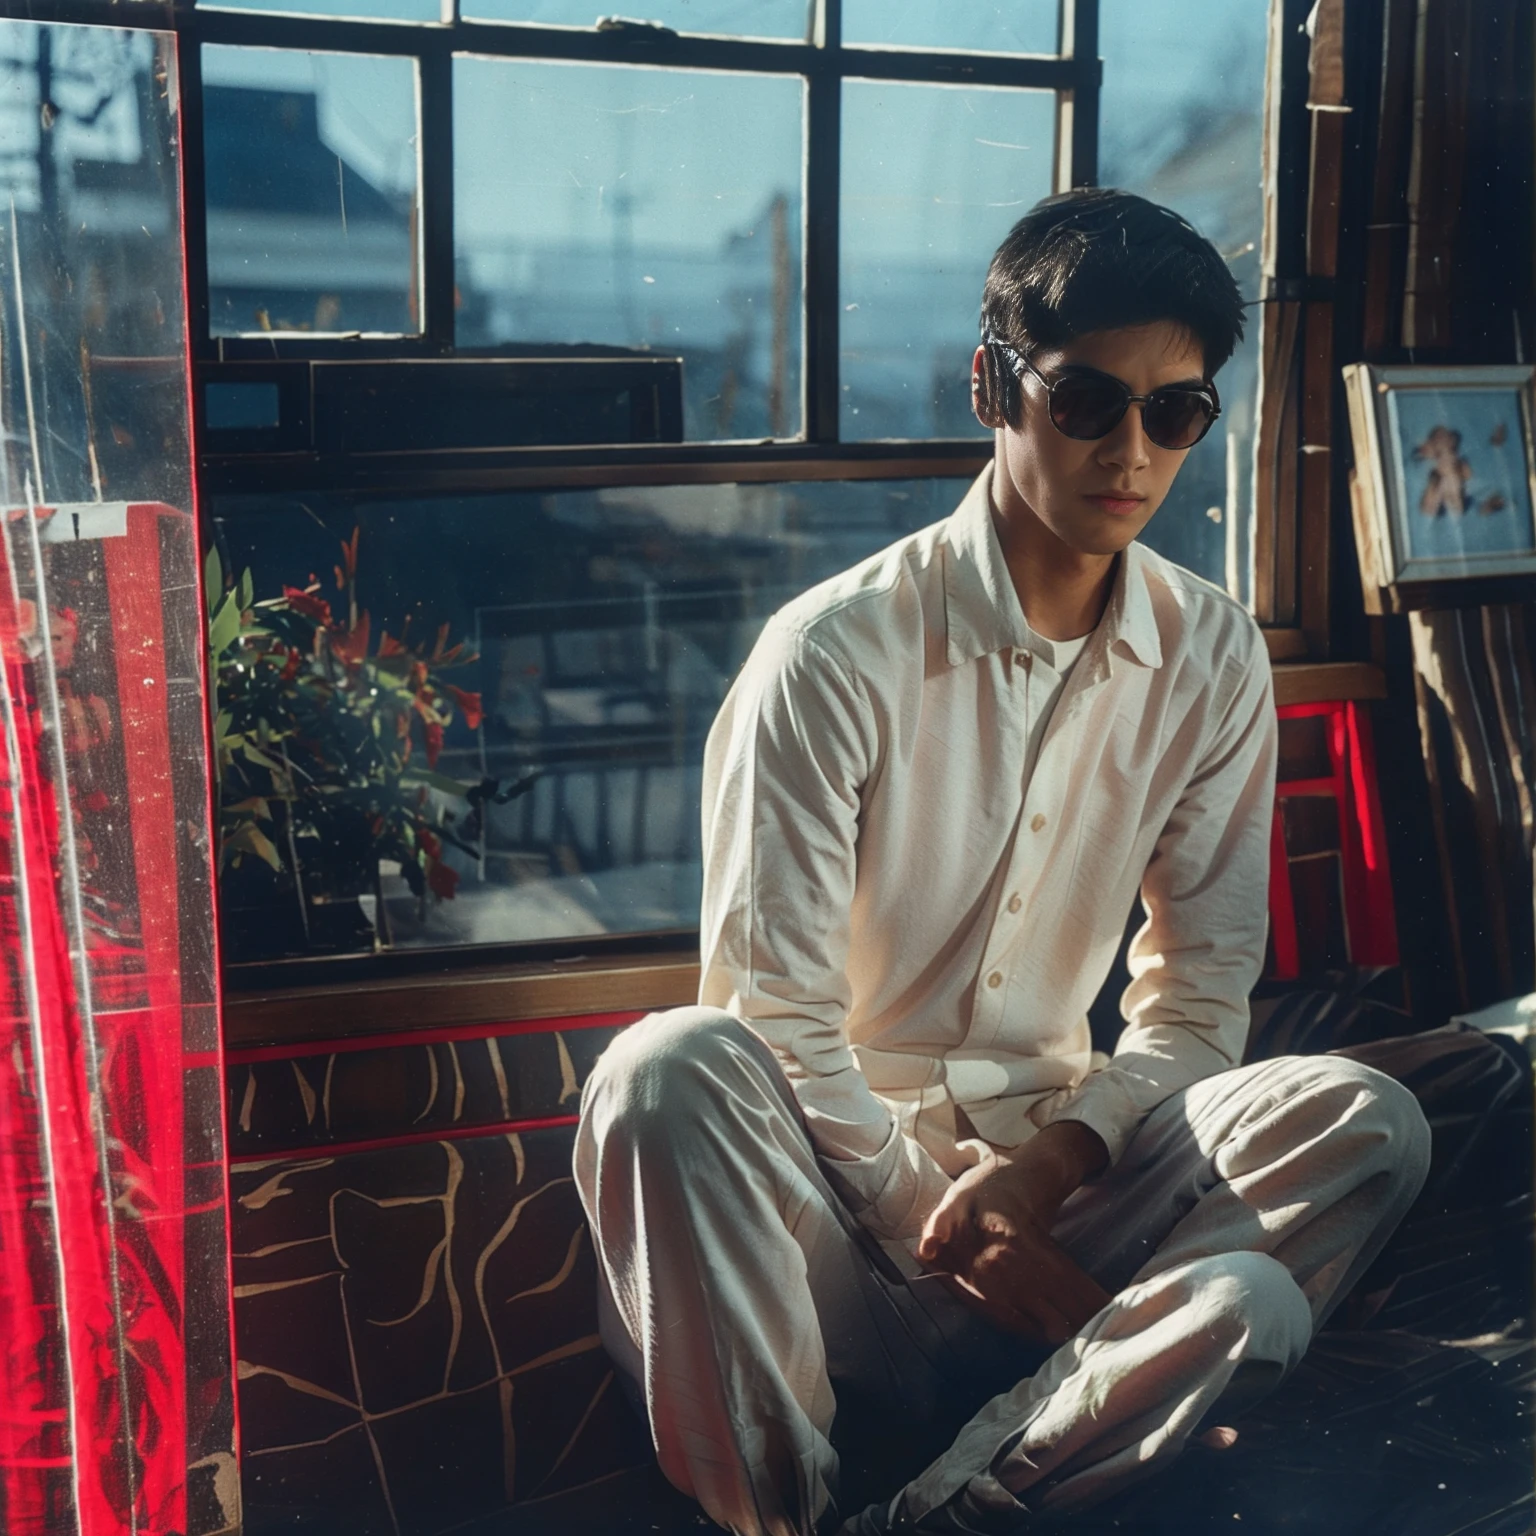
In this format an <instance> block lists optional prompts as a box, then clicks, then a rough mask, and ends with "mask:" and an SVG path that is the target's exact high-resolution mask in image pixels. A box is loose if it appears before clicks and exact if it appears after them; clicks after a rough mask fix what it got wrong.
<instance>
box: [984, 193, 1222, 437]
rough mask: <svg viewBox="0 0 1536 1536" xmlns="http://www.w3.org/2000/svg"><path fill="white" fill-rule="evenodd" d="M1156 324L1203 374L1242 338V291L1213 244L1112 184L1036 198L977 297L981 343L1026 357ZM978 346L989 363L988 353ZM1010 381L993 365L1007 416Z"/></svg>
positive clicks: (1009, 416) (1010, 406)
mask: <svg viewBox="0 0 1536 1536" xmlns="http://www.w3.org/2000/svg"><path fill="white" fill-rule="evenodd" d="M1158 320H1169V321H1172V322H1173V324H1175V325H1178V326H1182V327H1183V328H1184V329H1185V330H1187V331H1188V332H1189V333H1190V335H1191V336H1193V337H1194V338H1195V339H1196V340H1198V341H1199V343H1200V346H1201V350H1202V351H1203V353H1204V356H1205V376H1206V378H1208V379H1209V378H1211V377H1212V376H1213V375H1214V374H1215V373H1216V371H1217V369H1219V368H1220V367H1221V365H1222V364H1223V363H1225V362H1226V361H1227V359H1228V358H1230V357H1231V356H1232V353H1233V352H1234V350H1235V349H1236V347H1237V344H1238V342H1239V341H1241V340H1242V338H1243V300H1242V295H1241V294H1240V293H1239V292H1238V287H1237V283H1236V281H1235V280H1234V279H1233V277H1232V273H1231V272H1230V271H1229V270H1228V268H1227V264H1226V262H1224V261H1223V260H1222V259H1221V255H1220V253H1219V252H1218V251H1217V250H1216V247H1215V246H1213V245H1212V244H1211V242H1210V241H1209V240H1207V239H1206V238H1205V236H1204V235H1202V234H1201V233H1200V232H1199V231H1198V230H1196V229H1195V227H1194V226H1193V225H1192V224H1190V223H1189V222H1188V221H1187V220H1186V219H1183V218H1180V216H1179V215H1178V214H1176V213H1175V212H1173V210H1172V209H1171V208H1164V207H1161V206H1160V205H1159V204H1157V203H1153V202H1149V201H1148V200H1147V199H1146V198H1144V197H1137V196H1136V194H1135V193H1133V192H1121V191H1118V190H1116V189H1115V188H1113V187H1081V188H1078V189H1077V190H1075V191H1072V192H1061V193H1058V194H1057V195H1056V196H1054V197H1047V198H1043V199H1042V200H1041V201H1040V202H1038V203H1036V204H1035V206H1034V207H1033V208H1031V209H1030V210H1029V212H1028V213H1026V214H1025V215H1024V217H1023V218H1022V219H1020V220H1019V222H1018V223H1017V224H1015V225H1014V226H1013V228H1012V229H1011V230H1009V231H1008V235H1007V238H1006V239H1005V240H1004V241H1003V243H1002V244H1001V245H1000V246H999V247H998V248H997V254H996V255H995V256H994V257H993V258H992V265H991V266H990V267H989V268H988V269H987V282H986V286H985V288H983V290H982V296H981V334H982V340H983V341H987V340H997V341H1006V342H1009V343H1011V344H1012V345H1013V346H1015V347H1017V348H1019V349H1020V350H1021V351H1024V352H1025V353H1026V354H1027V353H1028V352H1029V351H1031V350H1033V349H1035V348H1039V347H1059V346H1062V345H1063V344H1064V343H1066V342H1068V341H1070V340H1072V338H1073V337H1075V336H1086V335H1087V334H1088V333H1089V332H1091V331H1107V330H1113V329H1118V328H1119V327H1122V326H1132V325H1150V324H1152V323H1154V322H1155V321H1158ZM987 352H988V356H989V358H994V361H995V354H994V349H993V348H991V347H989V348H988V349H987ZM989 372H990V369H989ZM1011 377H1012V375H1011V374H1010V373H1009V372H1008V371H1007V370H1006V369H1003V370H1002V376H1001V379H1000V382H1001V383H1002V384H1003V386H1004V388H1003V390H1002V397H1003V398H1002V399H1001V400H1000V401H998V404H999V405H1000V406H1002V408H1003V414H1004V415H1005V416H1006V417H1007V419H1008V420H1010V421H1011V420H1013V419H1014V416H1015V412H1016V407H1015V406H1014V405H1013V400H1014V397H1015V395H1016V391H1015V390H1013V389H1011V388H1008V387H1007V386H1008V381H1009V380H1010V379H1011ZM985 383H986V385H987V386H990V385H991V383H992V381H991V379H988V380H986V381H985ZM990 392H991V391H990V388H988V393H990Z"/></svg>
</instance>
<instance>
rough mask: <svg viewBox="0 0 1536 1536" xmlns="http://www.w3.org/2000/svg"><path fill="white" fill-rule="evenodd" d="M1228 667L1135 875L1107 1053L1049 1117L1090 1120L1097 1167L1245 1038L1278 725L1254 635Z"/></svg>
mask: <svg viewBox="0 0 1536 1536" xmlns="http://www.w3.org/2000/svg"><path fill="white" fill-rule="evenodd" d="M1234 673H1235V674H1236V676H1235V681H1234V682H1231V683H1228V684H1227V686H1226V687H1225V688H1224V689H1221V690H1219V691H1218V693H1217V699H1218V702H1217V706H1216V708H1215V710H1214V711H1213V715H1214V719H1215V724H1214V728H1213V729H1212V731H1211V734H1210V738H1209V741H1208V744H1207V746H1206V749H1205V751H1204V753H1203V754H1202V758H1201V762H1200V766H1199V767H1198V769H1197V770H1196V772H1195V773H1194V775H1193V776H1192V777H1191V779H1190V780H1189V782H1188V784H1187V785H1186V786H1185V788H1184V791H1183V793H1182V795H1181V796H1180V797H1179V801H1178V804H1177V806H1176V808H1175V810H1174V812H1173V815H1172V816H1171V817H1170V818H1169V820H1168V823H1167V825H1166V826H1165V827H1164V829H1163V831H1162V833H1161V835H1160V836H1159V838H1158V840H1157V843H1156V845H1155V847H1154V849H1153V852H1152V857H1151V860H1150V861H1149V863H1148V865H1147V871H1146V874H1145V876H1144V877H1143V879H1142V886H1141V897H1142V905H1143V907H1144V908H1145V909H1146V922H1145V923H1144V924H1143V926H1142V928H1141V930H1140V932H1138V933H1137V935H1136V937H1135V938H1134V939H1133V940H1132V942H1131V947H1130V954H1129V969H1130V973H1131V984H1130V986H1129V987H1127V988H1126V991H1125V994H1124V997H1123V998H1122V999H1121V1005H1120V1006H1121V1012H1122V1013H1123V1014H1124V1016H1125V1028H1124V1029H1123V1030H1122V1032H1121V1035H1120V1040H1119V1043H1118V1044H1117V1045H1116V1047H1115V1053H1114V1055H1113V1057H1112V1058H1111V1059H1110V1062H1109V1064H1108V1065H1107V1066H1106V1067H1104V1068H1103V1069H1102V1070H1101V1071H1098V1072H1095V1073H1093V1074H1092V1075H1091V1076H1090V1077H1089V1078H1088V1079H1087V1080H1086V1081H1085V1082H1084V1083H1083V1085H1082V1087H1081V1088H1079V1089H1078V1091H1077V1092H1076V1094H1074V1095H1073V1096H1072V1097H1071V1098H1069V1099H1067V1100H1065V1101H1064V1102H1063V1104H1062V1105H1061V1107H1060V1108H1059V1109H1058V1110H1057V1112H1056V1113H1055V1114H1054V1115H1053V1116H1052V1117H1051V1118H1052V1119H1054V1120H1079V1121H1081V1122H1082V1123H1083V1124H1085V1125H1087V1126H1089V1127H1090V1128H1091V1129H1092V1130H1094V1131H1097V1132H1098V1134H1099V1135H1100V1137H1102V1138H1103V1141H1104V1145H1105V1146H1106V1147H1107V1148H1108V1149H1109V1161H1110V1164H1111V1165H1113V1164H1114V1163H1115V1162H1116V1161H1117V1160H1118V1159H1119V1157H1120V1154H1121V1153H1122V1152H1123V1151H1124V1150H1125V1146H1126V1143H1127V1142H1128V1141H1129V1140H1130V1138H1131V1136H1132V1134H1133V1133H1134V1132H1135V1130H1136V1128H1137V1126H1138V1125H1140V1123H1141V1121H1142V1120H1143V1119H1144V1118H1145V1117H1146V1115H1147V1114H1149V1113H1150V1112H1151V1111H1152V1110H1153V1109H1155V1108H1156V1107H1157V1106H1158V1105H1159V1104H1160V1103H1162V1101H1163V1100H1164V1099H1166V1098H1167V1097H1168V1096H1169V1095H1170V1094H1173V1093H1177V1092H1178V1091H1179V1090H1180V1089H1181V1088H1185V1087H1188V1086H1189V1084H1190V1083H1193V1082H1197V1081H1198V1080H1199V1079H1200V1078H1202V1077H1209V1076H1210V1075H1211V1074H1212V1073H1215V1072H1224V1071H1226V1070H1227V1069H1229V1068H1231V1067H1235V1066H1237V1065H1238V1064H1239V1063H1240V1062H1241V1060H1242V1055H1243V1048H1244V1046H1245V1045H1246V1043H1247V1039H1248V1023H1249V1012H1248V996H1249V993H1250V992H1251V991H1252V990H1253V986H1254V983H1255V982H1256V981H1257V980H1258V978H1259V972H1260V970H1261V969H1262V967H1263V964H1264V949H1265V940H1266V936H1267V932H1268V920H1269V905H1268V903H1269V847H1270V835H1271V821H1272V819H1273V816H1274V804H1275V760H1276V752H1277V746H1276V743H1277V736H1278V725H1277V722H1276V718H1275V707H1274V697H1273V686H1272V682H1271V675H1270V667H1269V658H1268V656H1267V655H1266V654H1265V649H1264V646H1263V642H1262V639H1261V638H1259V637H1258V636H1257V635H1255V636H1254V640H1253V643H1252V644H1251V645H1250V647H1248V648H1247V654H1246V655H1241V656H1234V657H1233V658H1232V660H1231V661H1230V662H1229V663H1228V665H1227V667H1226V669H1225V675H1226V677H1232V676H1233V674H1234ZM1222 699H1224V700H1225V703H1224V704H1223V703H1222V702H1221V700H1222Z"/></svg>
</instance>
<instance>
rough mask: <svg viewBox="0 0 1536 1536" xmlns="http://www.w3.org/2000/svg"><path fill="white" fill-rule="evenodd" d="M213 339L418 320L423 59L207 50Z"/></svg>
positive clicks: (405, 327) (384, 326)
mask: <svg viewBox="0 0 1536 1536" xmlns="http://www.w3.org/2000/svg"><path fill="white" fill-rule="evenodd" d="M203 119H204V121H203V148H204V155H205V163H206V185H207V189H208V297H209V326H210V329H211V331H212V333H213V334H214V335H215V336H241V335H251V334H258V335H259V334H262V333H265V332H271V331H308V332H320V333H328V334H336V333H343V334H345V333H348V332H359V331H360V332H383V333H387V334H395V335H398V334H401V333H410V332H415V331H419V330H420V329H421V313H420V302H419V288H418V278H417V274H418V271H419V263H418V260H417V247H418V243H419V242H418V220H417V214H416V206H417V201H416V199H417V180H418V178H417V134H416V64H415V61H414V60H412V59H401V58H384V57H380V56H376V55H372V54H357V53H304V52H300V51H298V50H296V49H275V48H230V47H223V46H219V45H213V44H209V45H205V46H204V48H203Z"/></svg>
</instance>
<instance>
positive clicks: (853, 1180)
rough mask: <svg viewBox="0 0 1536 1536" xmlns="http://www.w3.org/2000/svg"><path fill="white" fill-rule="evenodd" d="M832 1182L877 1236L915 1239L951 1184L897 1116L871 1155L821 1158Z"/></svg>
mask: <svg viewBox="0 0 1536 1536" xmlns="http://www.w3.org/2000/svg"><path fill="white" fill-rule="evenodd" d="M820 1161H821V1167H822V1170H823V1172H824V1173H825V1174H826V1175H827V1180H828V1182H829V1183H830V1184H831V1185H832V1187H833V1189H834V1190H835V1191H836V1193H837V1195H838V1197H839V1198H840V1199H841V1200H842V1202H843V1204H844V1205H846V1206H847V1207H848V1209H849V1210H850V1211H852V1212H853V1214H854V1216H855V1217H856V1218H857V1220H858V1222H859V1225H860V1226H862V1227H864V1228H865V1229H866V1230H868V1231H869V1232H872V1233H873V1234H874V1235H875V1236H876V1237H884V1238H897V1239H901V1238H915V1237H918V1236H920V1235H921V1233H922V1230H923V1225H924V1223H925V1222H926V1221H927V1220H928V1218H929V1216H930V1215H932V1214H933V1211H934V1209H935V1208H936V1207H937V1205H938V1203H939V1201H940V1200H942V1199H943V1198H944V1196H945V1194H946V1192H947V1191H948V1189H949V1186H950V1183H951V1180H950V1177H949V1175H948V1174H947V1173H945V1172H944V1170H943V1169H942V1168H940V1167H939V1165H938V1164H937V1163H936V1162H935V1161H934V1160H933V1158H932V1157H931V1156H929V1154H928V1153H927V1152H925V1151H924V1150H923V1149H922V1147H920V1146H919V1145H918V1144H917V1142H915V1141H914V1140H913V1139H912V1138H911V1137H910V1136H907V1135H904V1134H903V1133H902V1130H901V1127H900V1126H899V1125H898V1124H897V1123H896V1122H895V1120H894V1119H893V1120H892V1122H891V1134H890V1135H889V1136H888V1137H887V1138H886V1142H885V1145H884V1146H882V1147H881V1148H880V1150H879V1151H878V1152H876V1153H875V1154H874V1155H873V1156H871V1157H858V1158H841V1157H838V1158H832V1157H823V1158H821V1160H820Z"/></svg>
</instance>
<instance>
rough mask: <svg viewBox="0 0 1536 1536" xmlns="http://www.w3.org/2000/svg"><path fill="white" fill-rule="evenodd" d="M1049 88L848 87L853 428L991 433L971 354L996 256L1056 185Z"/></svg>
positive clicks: (846, 328)
mask: <svg viewBox="0 0 1536 1536" xmlns="http://www.w3.org/2000/svg"><path fill="white" fill-rule="evenodd" d="M1055 142H1056V99H1055V96H1054V95H1053V94H1051V93H1050V92H1048V91H1017V90H988V89H978V88H975V87H969V86H967V87H955V86H942V85H897V84H891V83H889V82H885V81H874V80H849V81H847V82H846V83H845V84H844V87H843V168H842V197H843V223H842V264H841V271H842V282H841V290H840V294H839V301H840V303H841V305H842V315H841V317H840V320H841V350H842V401H841V412H840V419H841V423H842V435H843V437H845V438H849V439H852V438H871V437H972V436H984V435H985V434H984V432H983V431H982V428H981V427H980V426H979V425H978V424H977V422H976V420H975V418H974V417H973V416H972V415H971V409H970V368H971V354H972V352H974V351H975V348H976V341H977V334H978V333H977V324H978V319H979V316H980V314H981V285H982V282H983V280H984V279H985V277H986V275H987V263H988V262H989V261H991V259H992V253H993V252H994V251H995V250H996V249H997V247H998V245H999V244H1000V243H1001V242H1002V239H1003V236H1004V235H1006V234H1007V233H1008V230H1009V228H1010V227H1011V226H1012V225H1013V223H1014V222H1015V221H1016V220H1017V219H1019V218H1020V217H1022V216H1023V214H1024V213H1025V212H1026V211H1027V210H1028V209H1029V207H1030V206H1031V205H1032V204H1033V203H1035V202H1037V201H1038V200H1039V199H1040V198H1042V197H1044V196H1046V195H1047V194H1048V193H1049V192H1050V190H1051V177H1052V171H1053V167H1054V165H1055Z"/></svg>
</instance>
